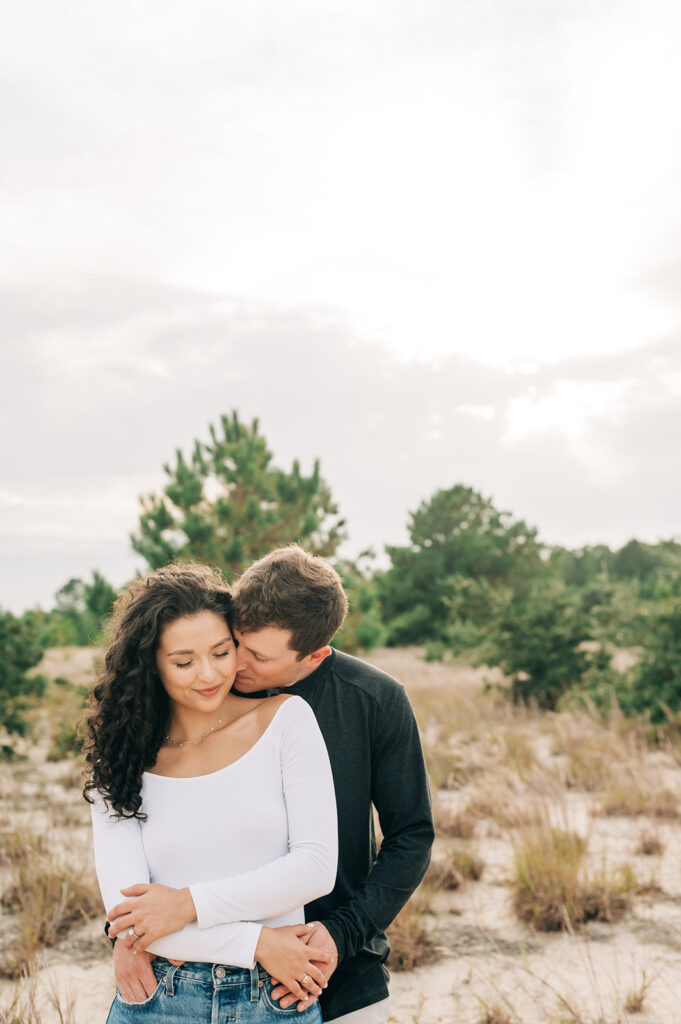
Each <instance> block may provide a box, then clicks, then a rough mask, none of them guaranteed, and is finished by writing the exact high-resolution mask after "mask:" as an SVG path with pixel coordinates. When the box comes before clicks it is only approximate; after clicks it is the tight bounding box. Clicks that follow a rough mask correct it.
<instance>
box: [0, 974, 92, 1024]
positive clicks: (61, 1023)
mask: <svg viewBox="0 0 681 1024" xmlns="http://www.w3.org/2000/svg"><path fill="white" fill-rule="evenodd" d="M46 996H47V1003H48V1006H49V1008H50V1009H51V1010H52V1011H53V1012H51V1013H48V1015H47V1017H46V1016H45V1015H44V1013H43V1011H42V1010H41V1008H40V1004H39V1002H38V997H37V986H36V983H35V980H34V979H31V981H30V982H29V984H28V985H24V986H23V987H22V988H21V989H19V990H16V991H15V992H14V993H13V994H12V995H11V997H10V1001H9V1003H8V1004H7V1005H6V1006H4V1007H2V1006H0V1024H46V1022H47V1021H48V1020H49V1021H50V1022H56V1024H76V1016H75V1000H74V998H73V996H72V995H70V994H69V993H67V994H66V996H64V997H62V996H61V995H60V993H59V992H58V991H57V989H56V988H55V987H54V986H53V985H50V987H49V988H48V991H47V993H46Z"/></svg>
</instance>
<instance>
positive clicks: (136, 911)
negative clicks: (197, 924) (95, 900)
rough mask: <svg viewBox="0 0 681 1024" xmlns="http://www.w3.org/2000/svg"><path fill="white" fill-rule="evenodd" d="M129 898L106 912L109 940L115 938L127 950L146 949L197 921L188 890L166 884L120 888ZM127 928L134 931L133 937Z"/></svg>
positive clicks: (155, 883)
mask: <svg viewBox="0 0 681 1024" xmlns="http://www.w3.org/2000/svg"><path fill="white" fill-rule="evenodd" d="M121 893H122V894H123V896H128V897H132V898H129V899H127V900H125V902H124V903H117V904H116V906H115V907H112V909H111V910H110V911H109V913H108V915H107V916H108V919H109V921H110V922H111V927H110V928H109V936H110V938H112V939H113V938H115V937H116V936H118V938H119V940H120V941H122V942H124V943H125V944H126V946H128V947H129V948H131V949H132V948H134V949H135V950H138V949H147V948H148V947H149V946H150V945H151V943H152V942H154V941H155V940H156V939H160V938H161V937H162V936H164V935H170V933H171V932H178V931H180V929H182V928H184V926H185V925H187V924H189V923H190V922H191V921H195V920H196V908H195V906H194V901H193V899H192V897H191V893H190V891H189V889H186V888H185V889H173V888H172V887H171V886H169V885H159V884H158V883H157V882H154V883H152V884H151V885H131V886H130V887H129V888H128V889H121ZM130 929H134V934H133V932H132V931H130Z"/></svg>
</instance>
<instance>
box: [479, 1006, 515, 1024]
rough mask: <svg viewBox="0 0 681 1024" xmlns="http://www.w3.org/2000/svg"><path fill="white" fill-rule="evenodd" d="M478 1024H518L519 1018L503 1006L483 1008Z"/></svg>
mask: <svg viewBox="0 0 681 1024" xmlns="http://www.w3.org/2000/svg"><path fill="white" fill-rule="evenodd" d="M477 1024H518V1018H517V1017H516V1016H515V1015H514V1014H512V1013H509V1011H508V1010H506V1009H504V1008H503V1007H501V1006H497V1005H496V1004H495V1005H494V1006H483V1007H482V1009H481V1011H480V1016H479V1017H478V1021H477Z"/></svg>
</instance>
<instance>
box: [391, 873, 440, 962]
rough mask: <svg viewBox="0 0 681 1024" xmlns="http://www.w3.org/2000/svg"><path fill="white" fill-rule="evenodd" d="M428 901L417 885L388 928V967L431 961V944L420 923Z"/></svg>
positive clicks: (433, 949) (426, 932)
mask: <svg viewBox="0 0 681 1024" xmlns="http://www.w3.org/2000/svg"><path fill="white" fill-rule="evenodd" d="M429 905H430V897H429V895H428V893H427V891H424V890H423V889H418V890H417V891H416V893H415V894H414V896H412V898H411V899H410V900H409V902H408V903H407V904H406V906H404V907H403V908H402V910H401V911H400V912H399V914H398V915H397V917H396V918H395V920H394V921H393V923H392V924H391V925H390V927H389V928H388V939H389V940H390V956H389V957H388V967H389V968H390V970H391V971H411V970H413V968H414V967H418V966H419V965H420V964H424V963H432V962H433V959H434V956H435V944H434V943H433V940H432V939H431V937H430V933H429V932H428V930H427V928H426V926H425V923H424V918H425V914H426V913H427V911H428V908H429Z"/></svg>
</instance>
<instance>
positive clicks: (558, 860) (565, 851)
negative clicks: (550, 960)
mask: <svg viewBox="0 0 681 1024" xmlns="http://www.w3.org/2000/svg"><path fill="white" fill-rule="evenodd" d="M586 851H587V843H586V840H585V839H584V838H583V837H582V836H580V835H578V834H577V833H576V832H573V831H570V830H568V829H562V828H556V827H555V826H553V825H552V824H551V823H550V822H548V821H544V822H542V823H541V824H540V825H534V826H530V827H529V828H526V829H524V830H522V832H521V833H520V834H519V835H518V836H516V838H515V841H514V874H513V878H512V882H511V888H512V893H513V909H514V911H515V913H516V915H517V917H518V918H519V919H520V920H521V921H524V922H525V923H526V924H529V925H530V926H531V927H532V928H534V929H536V930H537V931H560V930H565V931H570V930H571V929H572V928H574V926H576V925H580V924H583V923H584V922H586V921H592V920H597V921H609V922H613V921H617V920H619V918H621V917H622V915H623V914H624V913H625V912H626V911H627V909H628V908H629V906H630V902H631V894H632V893H633V892H634V891H635V889H636V882H635V879H634V877H633V874H632V873H631V870H630V869H629V868H626V867H625V868H618V869H616V870H615V871H607V870H606V869H605V867H604V868H603V869H601V871H600V872H598V873H595V874H593V875H591V876H588V875H587V872H586V870H585V868H584V857H585V854H586Z"/></svg>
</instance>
